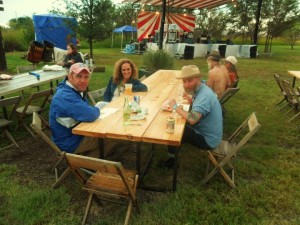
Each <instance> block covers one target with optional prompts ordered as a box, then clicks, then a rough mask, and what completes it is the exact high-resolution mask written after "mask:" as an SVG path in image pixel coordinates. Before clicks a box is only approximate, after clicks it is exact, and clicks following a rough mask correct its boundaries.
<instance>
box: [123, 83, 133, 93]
mask: <svg viewBox="0 0 300 225" xmlns="http://www.w3.org/2000/svg"><path fill="white" fill-rule="evenodd" d="M131 93H132V84H125V95H130V94H131Z"/></svg>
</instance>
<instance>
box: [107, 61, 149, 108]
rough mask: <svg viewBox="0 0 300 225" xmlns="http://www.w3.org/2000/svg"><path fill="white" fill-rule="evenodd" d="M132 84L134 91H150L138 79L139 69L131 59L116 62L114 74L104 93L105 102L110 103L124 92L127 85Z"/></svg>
mask: <svg viewBox="0 0 300 225" xmlns="http://www.w3.org/2000/svg"><path fill="white" fill-rule="evenodd" d="M127 83H128V84H132V91H133V92H139V91H148V88H147V86H146V85H145V84H143V83H141V81H140V80H139V79H138V69H137V67H136V65H135V64H134V63H133V62H132V61H131V60H129V59H120V60H119V61H117V62H116V64H115V68H114V74H113V76H112V77H111V78H110V80H109V83H108V85H107V87H106V90H105V93H104V101H106V102H110V101H111V100H113V99H114V98H115V97H119V96H120V94H121V93H123V92H124V89H125V87H124V86H125V84H127Z"/></svg>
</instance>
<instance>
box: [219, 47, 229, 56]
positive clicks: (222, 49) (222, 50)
mask: <svg viewBox="0 0 300 225" xmlns="http://www.w3.org/2000/svg"><path fill="white" fill-rule="evenodd" d="M226 47H227V46H226V45H219V52H220V55H221V56H222V58H225V53H226Z"/></svg>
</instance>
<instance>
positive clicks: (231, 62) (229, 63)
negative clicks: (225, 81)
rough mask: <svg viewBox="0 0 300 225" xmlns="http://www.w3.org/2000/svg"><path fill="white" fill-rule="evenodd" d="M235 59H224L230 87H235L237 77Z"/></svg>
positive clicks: (228, 57)
mask: <svg viewBox="0 0 300 225" xmlns="http://www.w3.org/2000/svg"><path fill="white" fill-rule="evenodd" d="M236 64H237V59H236V58H235V57H234V56H227V57H226V59H225V67H226V69H227V71H228V75H229V78H230V81H231V87H233V88H235V87H237V84H238V81H239V76H238V74H237V70H236Z"/></svg>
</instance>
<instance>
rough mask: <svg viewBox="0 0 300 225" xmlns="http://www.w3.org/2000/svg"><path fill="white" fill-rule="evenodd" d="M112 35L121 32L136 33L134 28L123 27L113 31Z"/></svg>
mask: <svg viewBox="0 0 300 225" xmlns="http://www.w3.org/2000/svg"><path fill="white" fill-rule="evenodd" d="M113 32H114V33H123V32H137V29H136V28H135V27H132V26H129V25H125V26H123V27H119V28H116V29H114V30H113Z"/></svg>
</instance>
